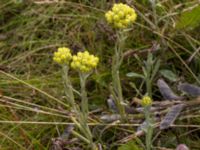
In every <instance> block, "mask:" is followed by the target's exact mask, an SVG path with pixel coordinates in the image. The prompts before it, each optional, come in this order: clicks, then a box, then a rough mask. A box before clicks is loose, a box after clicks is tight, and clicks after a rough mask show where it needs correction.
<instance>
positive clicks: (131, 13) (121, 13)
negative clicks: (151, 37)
mask: <svg viewBox="0 0 200 150" xmlns="http://www.w3.org/2000/svg"><path fill="white" fill-rule="evenodd" d="M105 17H106V20H107V21H108V23H110V24H112V25H113V26H114V27H115V28H126V27H128V26H129V25H130V24H132V23H133V22H135V20H136V18H137V14H136V13H135V10H134V9H133V8H131V7H129V6H128V5H125V4H122V3H119V4H114V6H113V8H112V10H110V11H108V12H107V13H106V14H105Z"/></svg>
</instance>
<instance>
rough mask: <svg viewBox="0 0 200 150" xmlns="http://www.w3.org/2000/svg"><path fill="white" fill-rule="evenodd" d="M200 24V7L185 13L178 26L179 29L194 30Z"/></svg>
mask: <svg viewBox="0 0 200 150" xmlns="http://www.w3.org/2000/svg"><path fill="white" fill-rule="evenodd" d="M199 24H200V6H198V7H195V8H193V9H192V10H190V11H186V12H183V13H182V14H181V16H180V19H179V21H178V22H177V24H176V28H177V29H182V28H190V29H193V28H195V27H197V26H198V25H199Z"/></svg>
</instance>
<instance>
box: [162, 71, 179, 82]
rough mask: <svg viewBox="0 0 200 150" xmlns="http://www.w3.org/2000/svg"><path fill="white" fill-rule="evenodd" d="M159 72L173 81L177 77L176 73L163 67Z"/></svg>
mask: <svg viewBox="0 0 200 150" xmlns="http://www.w3.org/2000/svg"><path fill="white" fill-rule="evenodd" d="M160 73H161V74H162V75H163V76H164V77H165V78H167V79H168V80H170V81H173V82H175V81H177V79H178V78H177V76H176V74H174V73H173V72H172V71H171V70H167V69H163V70H160Z"/></svg>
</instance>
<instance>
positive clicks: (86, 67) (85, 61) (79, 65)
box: [71, 51, 99, 72]
mask: <svg viewBox="0 0 200 150" xmlns="http://www.w3.org/2000/svg"><path fill="white" fill-rule="evenodd" d="M98 62H99V58H98V57H95V56H94V55H90V54H89V52H88V51H84V52H78V53H77V55H75V56H73V58H72V63H71V67H72V68H73V69H76V70H79V71H81V72H89V71H91V70H92V69H94V68H95V67H96V66H97V64H98Z"/></svg>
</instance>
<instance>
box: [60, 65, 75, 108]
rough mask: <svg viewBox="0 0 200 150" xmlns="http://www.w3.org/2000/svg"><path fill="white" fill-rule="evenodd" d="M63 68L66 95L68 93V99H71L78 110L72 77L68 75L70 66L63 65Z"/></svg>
mask: <svg viewBox="0 0 200 150" xmlns="http://www.w3.org/2000/svg"><path fill="white" fill-rule="evenodd" d="M62 69H63V81H64V87H65V95H66V97H67V100H68V101H69V103H70V105H71V107H72V109H73V110H76V104H75V100H74V94H73V87H72V84H71V81H70V78H69V76H68V72H69V67H68V66H66V65H64V66H63V67H62Z"/></svg>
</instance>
